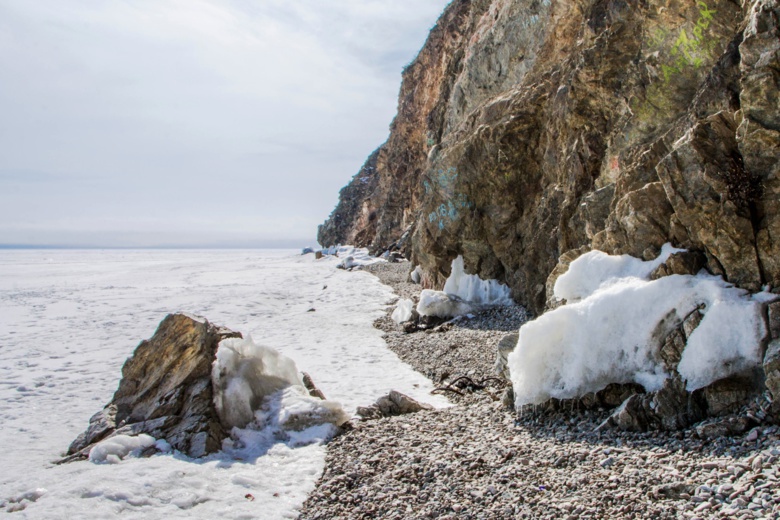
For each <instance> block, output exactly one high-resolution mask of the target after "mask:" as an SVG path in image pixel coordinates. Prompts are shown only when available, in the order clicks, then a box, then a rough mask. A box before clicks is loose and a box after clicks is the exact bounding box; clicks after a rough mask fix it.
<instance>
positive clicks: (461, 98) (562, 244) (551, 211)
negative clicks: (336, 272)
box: [320, 0, 780, 314]
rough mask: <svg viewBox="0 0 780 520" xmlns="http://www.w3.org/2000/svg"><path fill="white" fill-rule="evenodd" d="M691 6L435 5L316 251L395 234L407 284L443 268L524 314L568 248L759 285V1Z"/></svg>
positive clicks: (779, 229) (427, 283) (765, 227)
mask: <svg viewBox="0 0 780 520" xmlns="http://www.w3.org/2000/svg"><path fill="white" fill-rule="evenodd" d="M703 5H704V4H703V3H699V4H695V3H685V2H677V3H671V4H669V3H666V4H663V5H661V4H652V3H650V4H642V5H641V6H639V7H637V6H635V5H633V4H627V3H625V2H623V3H620V2H618V3H614V2H613V3H609V5H608V6H607V5H606V4H604V3H603V2H599V1H597V0H585V2H584V3H566V2H564V3H549V2H531V3H529V2H520V1H519V0H492V1H491V0H487V1H484V2H452V3H451V4H450V5H449V7H448V8H447V9H446V11H445V13H444V14H443V15H442V17H441V19H440V20H439V23H438V24H437V25H436V27H435V28H434V29H433V31H432V32H431V35H430V37H429V39H428V41H427V42H426V45H425V46H424V47H423V49H422V50H421V51H420V54H419V55H418V57H417V59H416V60H415V61H414V62H412V64H410V66H409V67H407V69H406V70H405V72H404V76H403V84H402V87H401V92H400V96H399V104H398V115H397V116H396V118H395V121H394V123H393V126H392V128H391V134H390V138H389V139H388V141H387V142H386V143H385V144H384V145H383V146H382V147H381V149H380V151H379V153H378V154H375V156H372V158H371V159H370V161H369V163H367V164H368V165H369V166H370V167H371V168H374V169H373V170H372V173H371V175H370V176H369V177H370V178H368V177H367V176H366V175H365V174H364V173H365V172H364V173H361V174H359V175H358V176H357V177H356V178H355V179H353V181H352V184H351V185H350V186H351V187H350V188H349V190H348V193H347V192H343V193H342V202H341V203H340V206H339V207H338V208H337V209H336V211H334V214H333V215H332V216H331V218H330V219H329V221H328V222H327V223H326V224H324V226H323V232H322V238H321V240H320V242H322V243H323V244H326V245H327V244H335V243H339V242H341V243H345V242H347V241H351V240H350V239H354V241H355V243H356V245H364V246H369V247H371V248H372V250H373V251H384V250H386V249H387V248H388V246H389V245H391V244H393V243H396V241H398V239H399V237H401V236H402V235H404V234H405V233H407V230H410V231H409V232H408V233H409V234H408V235H407V238H408V240H404V245H403V246H402V252H404V253H405V254H407V255H410V256H411V260H412V262H413V264H414V265H420V266H421V269H422V271H423V273H422V276H421V280H422V285H423V286H424V287H425V288H440V287H441V286H442V284H443V282H444V280H445V279H446V277H447V275H448V274H449V270H450V264H451V261H452V260H453V258H455V257H456V256H457V255H459V254H460V255H463V257H464V260H465V264H466V268H467V270H468V272H469V273H477V274H479V275H480V276H481V277H482V278H485V279H487V278H495V279H498V280H500V281H503V282H505V283H507V284H508V285H509V286H510V287H511V288H512V290H513V296H514V297H515V298H516V299H517V300H518V301H519V302H520V303H523V304H524V305H526V306H527V307H528V308H529V309H530V310H531V311H532V312H534V313H537V314H539V313H541V312H542V311H543V310H544V308H545V306H546V303H547V302H548V301H549V291H546V290H545V282H546V281H547V280H548V277H549V276H550V274H551V272H552V271H553V269H554V268H555V267H556V264H557V263H558V260H559V258H560V257H561V255H562V253H564V252H566V251H571V250H579V249H580V248H583V247H584V248H586V250H587V249H591V248H598V249H602V250H605V251H606V252H608V253H613V254H614V253H618V254H623V253H628V254H632V255H634V256H637V257H640V256H641V257H645V258H647V257H650V256H652V255H653V254H654V253H655V252H657V251H658V249H659V248H660V246H661V245H662V244H664V243H665V242H668V241H672V242H674V244H675V245H677V246H680V247H685V248H687V249H696V250H700V251H702V252H703V253H704V254H705V255H706V256H707V258H708V262H707V268H708V269H709V270H710V271H711V272H713V273H717V272H723V273H724V274H725V275H726V276H727V277H728V279H729V280H731V281H734V282H736V283H738V284H740V285H742V286H744V287H748V288H756V287H758V286H759V285H760V284H761V283H765V282H767V281H770V282H771V281H773V280H775V278H776V277H777V275H778V273H780V268H775V264H774V263H773V262H776V260H775V259H777V258H780V254H776V250H775V248H776V247H777V246H776V245H777V244H780V240H777V238H776V236H775V235H778V236H780V234H778V233H780V224H779V223H780V217H778V215H780V208H775V206H774V205H773V204H776V201H778V200H780V196H778V194H780V186H778V187H777V190H775V186H774V184H773V182H775V181H774V180H773V179H776V178H780V176H777V175H776V171H775V170H773V168H776V164H778V162H779V161H777V158H778V156H780V154H779V153H778V147H777V144H778V140H777V136H776V135H775V134H776V133H777V132H776V131H775V130H773V129H777V128H778V126H772V124H774V123H772V121H774V119H773V118H774V115H773V114H776V110H777V106H776V103H775V104H773V100H775V99H776V94H774V93H773V91H771V89H772V88H774V89H776V88H777V87H776V85H777V81H776V78H775V76H774V75H775V74H776V73H777V70H778V67H777V66H775V64H774V63H775V62H774V61H773V60H774V59H775V55H774V54H772V53H771V52H769V51H770V50H771V49H773V47H771V46H772V45H775V42H776V40H777V38H776V37H775V38H774V39H772V37H773V35H775V32H774V31H776V25H777V22H776V18H773V17H772V16H773V15H772V13H773V12H774V11H773V10H774V9H775V6H776V0H760V1H758V0H756V1H754V2H753V3H752V4H749V5H745V8H744V9H743V8H742V7H741V5H740V4H739V3H735V2H729V1H727V0H708V1H707V2H706V8H705V7H703ZM754 6H763V7H760V9H759V7H754ZM748 11H749V12H748ZM759 11H760V12H759ZM746 15H747V21H749V22H750V23H751V24H752V23H753V22H752V20H755V24H754V25H755V27H754V26H753V25H750V26H749V27H750V28H749V30H746V31H745V41H744V42H742V44H741V45H740V41H741V32H740V31H741V29H740V27H744V22H745V21H746ZM697 23H698V26H697ZM696 27H698V28H697V29H695V30H696V33H695V36H694V32H693V31H694V28H696ZM605 31H608V32H605ZM681 33H685V34H686V36H687V38H688V40H689V41H690V42H691V45H692V46H693V47H692V48H691V49H687V50H686V51H685V52H681V51H680V49H679V48H678V47H679V37H680V34H681ZM604 34H609V37H608V38H605V37H603V36H602V35H604ZM772 52H774V51H772ZM741 53H743V54H744V57H743V56H741ZM762 96H763V97H762ZM773 96H774V97H773ZM740 104H741V105H742V107H743V111H744V114H745V117H742V118H741V119H740V120H739V123H738V122H737V121H735V120H734V116H733V114H734V113H735V112H737V111H738V110H739V109H740ZM745 121H748V123H744V122H745ZM754 121H755V122H758V121H761V122H762V125H763V126H762V125H758V124H754ZM738 124H739V125H743V126H739V129H740V130H739V131H738ZM745 124H747V125H748V126H747V127H744V125H745ZM743 130H744V132H743ZM740 132H742V133H740ZM738 134H739V137H738ZM747 155H750V157H751V158H750V160H748V159H745V160H744V168H743V167H742V166H741V164H742V163H741V162H740V161H741V160H742V159H740V157H742V158H745V156H747ZM754 159H755V160H754ZM659 163H660V166H659ZM762 172H763V173H762ZM773 172H775V173H773ZM773 176H774V177H773ZM759 178H760V179H763V180H762V181H761V182H762V183H763V185H764V188H763V192H762V195H761V196H760V197H758V198H756V196H755V195H756V194H755V193H754V192H752V191H751V190H745V189H743V188H744V186H748V187H750V186H753V184H754V181H755V180H756V179H759ZM359 184H360V186H358V185H359ZM409 237H410V238H409ZM757 247H758V254H757V253H756V250H757ZM667 267H668V266H667ZM683 267H684V269H683V270H685V271H690V270H692V269H693V267H691V266H683ZM778 267H780V266H778ZM762 270H763V273H762ZM671 272H677V267H675V268H673V270H672V271H671ZM558 274H559V273H558ZM553 278H554V277H553ZM548 287H549V284H548Z"/></svg>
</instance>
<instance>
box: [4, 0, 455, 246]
mask: <svg viewBox="0 0 780 520" xmlns="http://www.w3.org/2000/svg"><path fill="white" fill-rule="evenodd" d="M447 3H448V2H447V1H445V0H329V1H323V0H0V244H30V245H71V246H125V247H145V246H159V245H171V246H220V245H222V246H262V245H271V246H272V245H281V243H282V242H283V241H289V242H288V244H289V245H296V246H297V245H306V244H313V243H314V242H315V236H316V228H317V225H318V224H320V223H321V222H322V221H323V220H324V219H325V218H326V217H327V216H328V215H329V214H330V211H331V210H332V209H333V207H334V206H335V204H336V201H337V198H338V190H339V189H340V188H341V187H342V186H344V185H345V184H346V183H347V182H348V181H349V179H350V178H351V177H352V175H354V174H355V173H356V172H357V170H358V169H359V168H360V166H361V165H362V163H363V161H364V160H365V158H366V157H367V156H368V155H369V153H370V152H371V151H373V150H374V148H376V147H377V146H378V145H380V144H381V143H382V142H384V140H385V139H386V138H387V135H388V125H389V124H390V121H391V120H392V118H393V116H394V115H395V110H396V102H397V94H398V88H399V86H400V81H401V69H402V67H403V66H404V65H405V64H407V63H409V62H410V61H411V60H412V59H413V58H414V56H415V55H416V54H417V51H418V50H419V49H420V47H421V46H422V44H423V43H424V41H425V38H426V37H427V34H428V30H429V29H430V28H431V27H432V26H433V25H434V24H435V22H436V19H437V18H438V16H439V14H440V13H441V11H442V10H443V8H444V6H445V5H446V4H447Z"/></svg>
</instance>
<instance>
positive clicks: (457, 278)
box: [417, 256, 512, 318]
mask: <svg viewBox="0 0 780 520" xmlns="http://www.w3.org/2000/svg"><path fill="white" fill-rule="evenodd" d="M511 303H512V297H511V295H510V290H509V287H507V286H506V285H504V284H502V283H500V282H499V281H497V280H483V279H481V278H480V277H479V276H478V275H476V274H466V270H465V267H464V265H463V257H462V256H458V257H457V258H456V259H455V260H453V261H452V271H451V272H450V276H449V277H448V278H447V281H446V282H445V283H444V290H443V291H432V290H429V289H426V290H424V291H422V293H420V302H419V303H418V304H417V312H418V313H419V314H420V315H421V316H437V317H439V318H452V317H453V316H462V315H464V314H468V313H469V312H472V311H473V310H474V308H475V307H480V306H487V305H509V304H511Z"/></svg>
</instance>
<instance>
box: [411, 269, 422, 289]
mask: <svg viewBox="0 0 780 520" xmlns="http://www.w3.org/2000/svg"><path fill="white" fill-rule="evenodd" d="M409 279H410V280H411V281H412V283H417V284H419V283H420V282H421V281H422V267H420V266H419V265H418V266H417V267H415V268H414V269H413V270H412V272H411V273H409Z"/></svg>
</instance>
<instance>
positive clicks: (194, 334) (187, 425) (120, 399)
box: [68, 314, 241, 458]
mask: <svg viewBox="0 0 780 520" xmlns="http://www.w3.org/2000/svg"><path fill="white" fill-rule="evenodd" d="M240 337H241V334H240V333H239V332H234V331H232V330H229V329H226V328H224V327H219V326H216V325H213V324H212V323H209V322H208V321H207V320H205V319H203V318H198V317H194V316H189V315H186V314H170V315H168V316H167V317H166V318H165V319H164V320H163V321H162V322H161V323H160V325H159V327H158V328H157V331H156V332H155V333H154V335H153V336H152V337H151V338H150V339H148V340H145V341H142V342H141V344H140V345H138V347H137V348H136V350H135V352H134V353H133V356H132V357H130V358H129V359H128V360H127V361H126V362H125V364H124V366H123V367H122V379H121V381H120V383H119V388H118V389H117V391H116V393H115V394H114V398H113V399H112V400H111V402H109V403H108V404H107V405H106V407H105V408H104V409H103V410H101V411H100V412H98V413H97V414H95V415H94V416H93V417H92V418H91V419H90V421H89V427H88V429H87V430H86V431H85V432H84V433H82V434H81V435H79V437H78V438H77V439H76V440H75V441H73V443H72V444H71V445H70V448H69V449H68V455H70V456H74V457H75V458H85V457H86V456H88V455H89V450H90V449H91V448H92V446H93V445H94V444H96V443H97V442H99V441H101V440H103V439H105V438H107V437H110V436H114V435H139V434H148V435H151V436H152V437H154V438H157V439H165V440H166V441H167V442H168V443H169V444H170V445H171V447H172V448H173V449H175V450H178V451H180V452H182V453H184V454H186V455H188V456H190V457H202V456H203V455H206V454H208V453H212V452H215V451H218V450H220V449H221V448H222V440H223V439H225V437H226V436H227V432H226V431H225V429H224V428H223V427H222V425H221V424H220V420H219V417H218V415H217V413H216V410H215V407H214V393H213V389H212V383H211V371H212V363H213V362H214V359H215V356H216V352H217V348H218V346H219V342H220V341H222V340H223V339H226V338H240Z"/></svg>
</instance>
